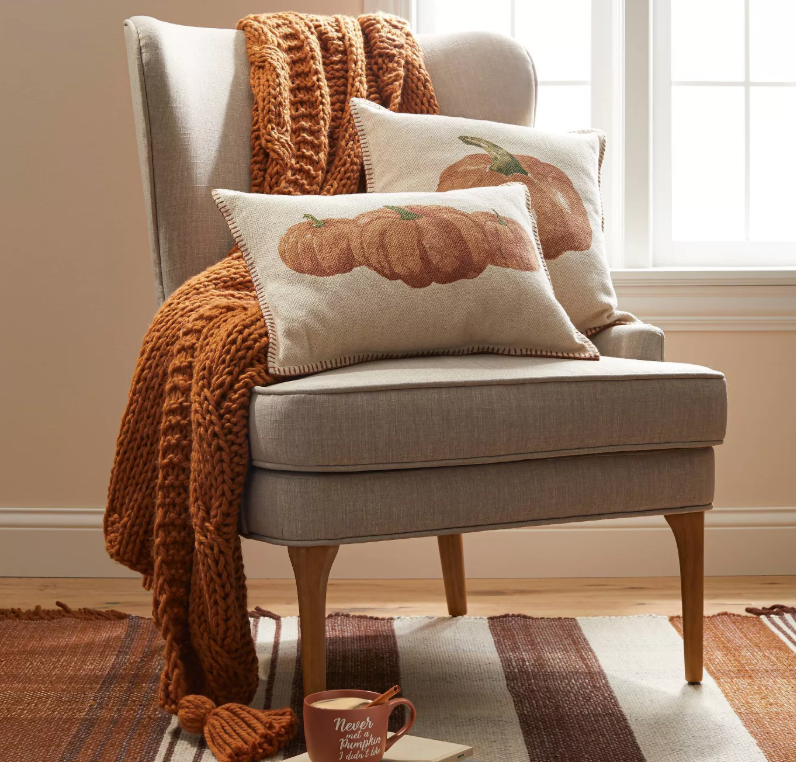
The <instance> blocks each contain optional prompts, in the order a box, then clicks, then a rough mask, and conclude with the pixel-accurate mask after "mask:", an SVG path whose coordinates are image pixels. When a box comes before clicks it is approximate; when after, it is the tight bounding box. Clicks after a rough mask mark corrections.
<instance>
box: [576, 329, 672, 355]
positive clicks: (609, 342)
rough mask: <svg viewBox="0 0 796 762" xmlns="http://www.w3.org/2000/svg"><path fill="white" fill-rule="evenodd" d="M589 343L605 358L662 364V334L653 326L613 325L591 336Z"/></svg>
mask: <svg viewBox="0 0 796 762" xmlns="http://www.w3.org/2000/svg"><path fill="white" fill-rule="evenodd" d="M591 341H592V343H593V344H594V345H595V346H596V347H597V349H598V350H600V354H601V355H606V356H607V357H627V358H629V359H632V360H655V361H657V362H663V344H664V334H663V331H662V330H661V329H660V328H656V327H655V326H654V325H649V324H647V323H631V324H629V325H614V326H611V327H610V328H606V329H605V330H604V331H600V333H598V334H597V335H596V336H592V337H591Z"/></svg>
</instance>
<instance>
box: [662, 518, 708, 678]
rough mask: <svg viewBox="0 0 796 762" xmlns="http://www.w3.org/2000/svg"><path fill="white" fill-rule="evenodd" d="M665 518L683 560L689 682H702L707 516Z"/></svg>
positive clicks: (681, 574)
mask: <svg viewBox="0 0 796 762" xmlns="http://www.w3.org/2000/svg"><path fill="white" fill-rule="evenodd" d="M664 518H665V519H666V521H667V522H668V523H669V526H670V527H671V528H672V532H674V539H675V541H676V542H677V553H678V555H679V557H680V592H681V595H682V599H683V648H684V651H685V679H686V680H687V681H688V682H689V683H701V682H702V630H703V620H702V617H703V614H704V607H705V514H704V513H703V512H697V513H673V514H670V515H668V516H665V517H664Z"/></svg>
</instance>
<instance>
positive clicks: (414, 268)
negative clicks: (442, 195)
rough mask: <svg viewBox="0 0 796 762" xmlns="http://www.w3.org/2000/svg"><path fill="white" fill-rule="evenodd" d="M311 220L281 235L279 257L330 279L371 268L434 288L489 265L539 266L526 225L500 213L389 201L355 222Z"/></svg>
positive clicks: (528, 269)
mask: <svg viewBox="0 0 796 762" xmlns="http://www.w3.org/2000/svg"><path fill="white" fill-rule="evenodd" d="M304 217H306V218H307V219H306V221H305V222H299V223H298V224H296V225H292V226H291V227H290V228H288V230H287V232H286V233H285V234H284V235H283V236H282V238H281V239H280V240H279V256H280V258H281V259H282V261H283V262H284V263H285V264H286V265H287V266H288V267H289V268H290V269H291V270H295V271H296V272H298V273H304V274H306V275H317V276H320V277H329V276H332V275H339V274H341V273H347V272H351V270H353V269H354V268H355V267H368V268H370V269H371V270H373V272H375V273H378V274H379V275H381V276H382V277H383V278H387V279H388V280H400V281H403V282H404V283H405V284H406V285H407V286H411V287H412V288H426V287H427V286H430V285H431V284H432V283H454V282H455V281H457V280H462V279H464V278H476V277H478V276H479V275H480V274H481V273H482V272H483V271H484V270H485V269H486V267H487V265H495V266H496V267H508V268H510V269H512V270H525V271H526V272H532V271H533V270H538V269H539V260H538V258H537V256H536V251H535V249H534V247H533V243H532V242H531V239H530V238H529V236H528V233H527V232H526V231H525V228H523V227H522V225H520V224H519V223H518V222H516V221H515V220H512V219H504V218H503V217H501V216H500V215H499V214H498V213H497V212H495V211H494V210H492V211H489V212H472V213H468V212H462V211H460V210H459V209H454V208H453V207H449V206H438V205H434V206H417V205H413V206H395V205H390V204H388V205H386V206H383V207H380V208H379V209H373V210H372V211H369V212H364V213H363V214H359V215H357V216H356V217H354V218H353V219H345V218H343V219H334V218H332V219H324V220H319V219H317V218H316V217H314V216H313V215H311V214H305V215H304Z"/></svg>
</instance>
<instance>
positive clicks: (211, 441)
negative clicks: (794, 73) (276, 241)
mask: <svg viewBox="0 0 796 762" xmlns="http://www.w3.org/2000/svg"><path fill="white" fill-rule="evenodd" d="M238 28H239V29H240V30H242V31H243V32H244V33H245V35H246V43H247V50H248V56H249V61H250V64H251V87H252V92H253V94H254V108H253V112H252V137H251V140H252V144H251V146H252V161H251V191H252V192H256V193H273V194H284V195H301V194H340V193H354V192H356V191H357V189H358V188H361V187H362V186H361V175H362V152H361V149H360V146H359V142H358V140H357V138H356V129H355V126H354V122H353V118H352V115H351V111H350V108H349V100H350V98H352V97H364V98H368V99H370V100H373V101H375V102H377V103H380V104H382V105H384V106H385V107H387V108H389V109H391V110H393V111H403V112H412V113H422V114H434V113H437V111H438V109H437V101H436V98H435V96H434V90H433V88H432V86H431V81H430V79H429V77H428V73H427V72H426V70H425V67H424V65H423V60H422V54H421V52H420V49H419V47H418V45H417V43H416V41H415V40H414V38H413V37H412V35H411V33H410V32H409V29H408V27H407V25H406V23H405V22H404V21H403V20H402V19H399V18H396V17H393V16H387V15H384V14H374V15H366V16H361V17H360V18H358V19H355V18H352V17H345V16H334V17H322V16H306V15H302V14H297V13H278V14H267V15H257V16H247V17H246V18H244V19H242V20H241V21H240V23H239V24H238ZM267 349H268V335H267V331H266V327H265V322H264V320H263V316H262V312H261V310H260V307H259V304H258V302H257V298H256V296H255V293H254V288H253V284H252V281H251V278H250V276H249V272H248V270H247V268H246V265H245V263H244V261H243V258H242V257H241V254H240V252H239V251H238V250H237V248H235V249H233V250H232V251H231V252H230V253H229V254H228V255H227V257H226V258H225V259H223V260H222V261H221V262H219V263H218V264H215V265H213V266H211V267H209V268H208V269H207V270H205V271H204V272H203V273H200V274H199V275H197V276H195V277H193V278H191V279H190V280H188V281H187V282H185V283H184V284H183V285H182V286H181V287H180V288H179V289H178V290H177V291H175V292H174V294H172V296H171V297H170V298H169V299H168V301H167V302H166V303H165V304H164V305H163V306H162V307H161V308H160V310H159V311H158V313H157V314H156V315H155V318H154V320H153V322H152V325H151V326H150V328H149V330H148V331H147V334H146V337H145V338H144V342H143V346H142V348H141V352H140V354H139V358H138V363H137V365H136V369H135V374H134V376H133V381H132V385H131V388H130V394H129V399H128V403H127V409H126V411H125V413H124V416H123V418H122V423H121V428H120V431H119V437H118V440H117V445H116V457H115V461H114V466H113V471H112V474H111V481H110V487H109V490H108V505H107V508H106V511H105V525H104V526H105V539H106V548H107V551H108V553H109V554H110V556H111V558H113V559H114V560H116V561H118V562H120V563H122V564H124V565H125V566H127V567H128V568H130V569H133V570H134V571H137V572H139V573H140V574H142V575H143V577H144V586H145V587H146V588H147V589H151V590H152V593H153V612H154V617H155V621H156V623H157V625H158V627H159V629H160V631H161V634H162V635H163V639H164V658H165V666H164V670H163V674H162V676H161V681H160V692H159V698H158V700H159V703H160V705H161V706H162V707H163V708H164V709H165V710H166V711H168V712H171V713H177V711H178V708H179V705H180V702H181V701H183V700H185V699H186V697H189V696H190V697H191V699H188V704H189V706H188V707H187V706H186V704H183V713H184V715H185V716H186V717H192V718H193V720H192V721H191V720H189V721H188V723H189V725H190V726H191V728H192V729H194V730H195V729H196V728H197V727H198V726H199V725H202V723H198V724H197V721H196V718H195V711H194V713H193V715H192V714H191V711H190V708H189V707H190V706H192V707H193V708H194V709H196V706H197V705H196V703H195V702H194V704H190V702H191V701H192V700H193V698H194V697H193V696H192V694H200V695H201V696H204V697H206V698H207V699H209V700H210V701H211V702H212V703H213V704H215V705H219V709H215V710H212V711H213V712H215V713H216V714H215V715H213V714H212V713H211V712H210V711H209V710H208V712H207V713H205V714H207V717H216V720H215V721H213V722H211V721H210V719H207V720H206V721H205V722H204V725H203V727H204V729H205V735H206V738H207V739H208V743H209V744H210V745H211V748H213V749H214V751H215V752H216V755H217V756H218V757H219V759H223V760H232V759H235V760H247V759H260V758H262V757H263V756H265V755H266V754H270V753H272V752H273V751H275V750H276V749H277V748H279V747H280V745H282V741H283V740H284V739H285V738H287V737H288V736H287V735H286V730H290V729H291V728H293V727H294V724H291V722H290V720H289V718H287V719H285V718H284V717H282V716H281V715H280V717H279V718H277V719H278V722H275V721H271V720H268V721H264V722H260V721H259V720H258V721H257V722H251V721H249V720H247V719H246V718H250V715H248V714H246V713H245V712H244V713H242V710H239V709H234V710H230V709H229V707H222V706H221V705H223V704H229V703H230V702H236V703H243V704H246V703H248V702H249V701H251V699H252V697H253V696H254V693H255V690H256V688H257V683H258V674H257V657H256V654H255V649H254V643H253V642H252V637H251V631H250V625H249V620H248V616H247V601H246V578H245V576H244V571H243V559H242V554H241V543H240V537H239V535H238V509H239V505H240V500H241V496H242V493H243V486H244V480H245V476H246V470H247V468H248V464H249V444H248V414H249V401H250V398H251V390H252V388H253V387H254V386H258V385H260V386H261V385H267V384H271V383H274V382H275V380H276V379H274V378H272V377H271V376H270V375H269V373H268V363H267V357H266V356H267ZM201 706H204V704H201ZM207 706H208V707H210V706H211V705H210V704H207ZM221 709H225V710H226V712H225V713H222V715H221V716H220V717H221V719H219V715H218V712H220V711H221ZM288 711H289V710H288ZM234 718H237V719H234ZM211 726H212V727H213V728H215V729H216V731H217V732H216V733H215V734H211V735H213V737H214V738H216V737H220V735H219V734H221V735H223V736H224V738H227V736H228V735H229V733H230V732H231V731H230V728H239V729H241V733H243V737H241V738H238V741H237V742H233V741H230V740H229V738H227V740H225V741H224V743H223V744H220V745H219V747H218V748H217V749H216V748H214V747H213V742H212V739H211V738H210V736H209V735H208V728H209V727H211ZM245 728H250V731H247V732H248V735H247V733H246V732H244V730H243V729H245ZM251 728H255V729H254V730H251ZM257 728H259V730H257ZM269 728H270V730H269ZM274 728H278V730H279V732H278V733H277V735H276V736H274V733H273V732H272V731H273V729H274ZM222 730H223V732H222ZM258 733H259V735H258ZM233 735H234V733H233ZM275 738H276V739H277V740H276V741H274V739H275ZM279 739H282V741H280V740H279ZM236 744H237V745H236Z"/></svg>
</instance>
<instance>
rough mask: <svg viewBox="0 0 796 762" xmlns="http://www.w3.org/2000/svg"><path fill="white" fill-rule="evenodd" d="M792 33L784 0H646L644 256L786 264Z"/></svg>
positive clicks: (791, 231)
mask: <svg viewBox="0 0 796 762" xmlns="http://www.w3.org/2000/svg"><path fill="white" fill-rule="evenodd" d="M794 32H796V2H793V0H656V3H655V15H654V18H653V40H654V70H655V78H654V87H653V128H654V129H653V135H654V161H653V172H652V178H653V188H654V196H653V198H654V201H653V217H652V221H653V234H654V237H653V242H654V246H653V252H654V264H656V265H663V266H679V267H682V266H686V267H688V266H735V265H747V266H777V265H786V264H796V228H795V227H794V218H795V216H796V215H794V210H796V184H794V182H793V179H792V178H794V177H796V142H795V141H794V139H793V136H794V132H793V125H794V123H796V52H794V49H793V41H792V37H793V35H794Z"/></svg>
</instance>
